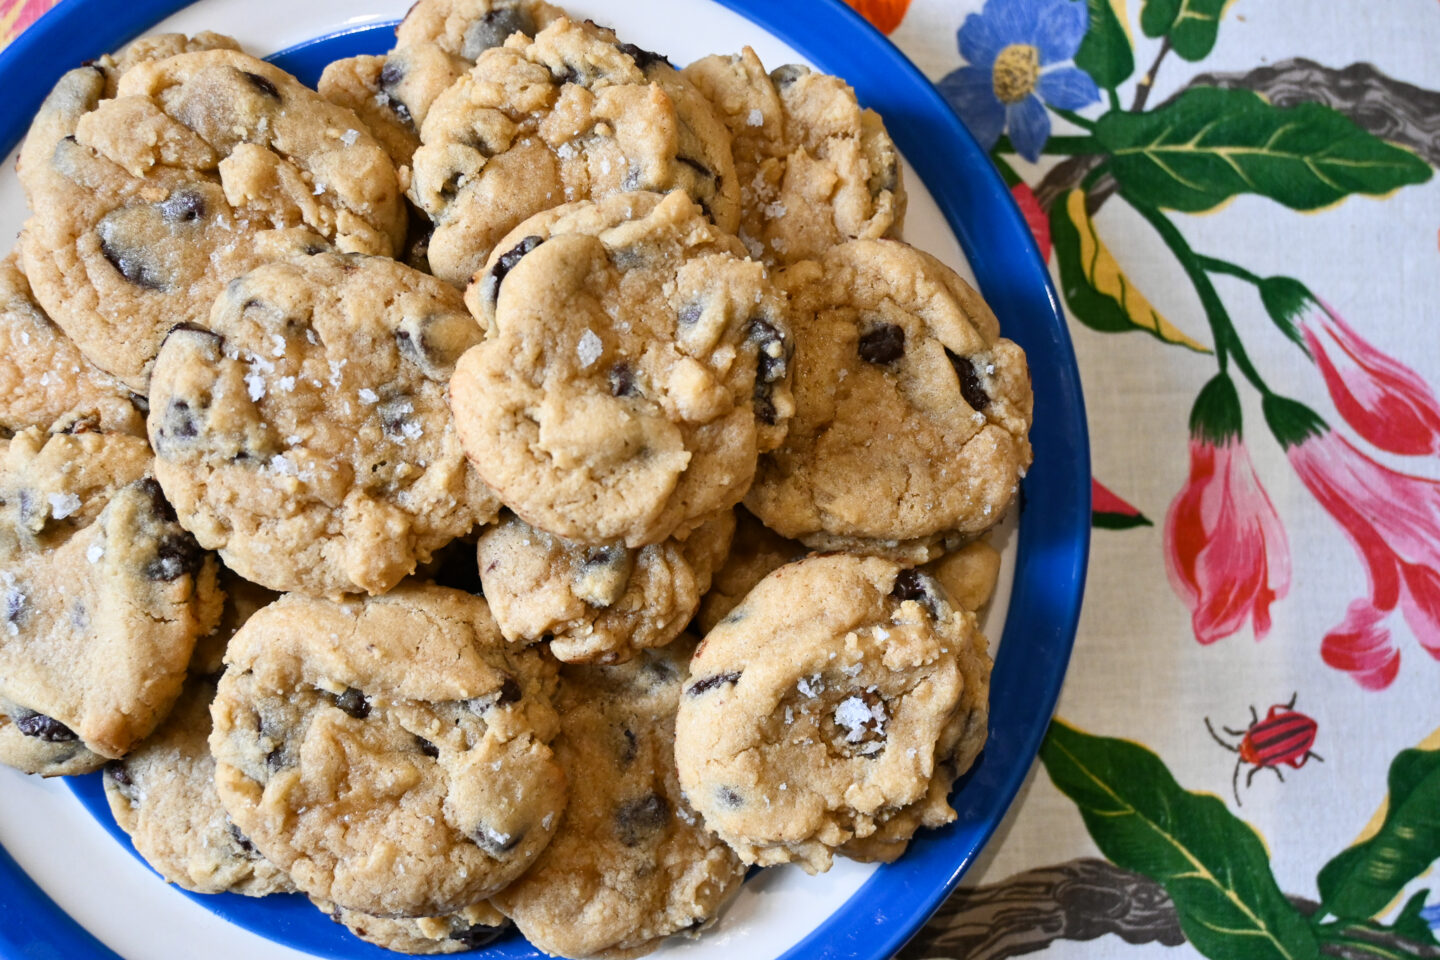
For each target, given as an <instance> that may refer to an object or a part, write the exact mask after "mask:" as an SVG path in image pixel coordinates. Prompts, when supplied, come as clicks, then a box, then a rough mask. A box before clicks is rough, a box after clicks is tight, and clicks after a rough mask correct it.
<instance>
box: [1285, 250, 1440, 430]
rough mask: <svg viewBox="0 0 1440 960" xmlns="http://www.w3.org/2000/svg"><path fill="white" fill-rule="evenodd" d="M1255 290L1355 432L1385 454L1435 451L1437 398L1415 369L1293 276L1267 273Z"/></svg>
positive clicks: (1439, 424) (1438, 414) (1439, 411)
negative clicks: (1300, 345) (1304, 352)
mask: <svg viewBox="0 0 1440 960" xmlns="http://www.w3.org/2000/svg"><path fill="white" fill-rule="evenodd" d="M1260 292H1261V297H1262V298H1263V299H1264V301H1265V306H1266V308H1267V309H1268V310H1269V311H1270V313H1271V315H1272V316H1274V317H1275V318H1276V319H1277V320H1280V321H1281V322H1282V324H1284V325H1285V327H1286V329H1287V330H1292V331H1293V330H1294V329H1295V328H1296V327H1297V326H1298V332H1299V335H1300V337H1301V338H1303V339H1304V341H1305V346H1306V348H1307V349H1308V350H1309V351H1310V356H1311V357H1313V358H1314V360H1315V364H1316V366H1318V367H1319V368H1320V374H1321V376H1323V377H1324V378H1325V387H1326V389H1328V390H1329V391H1330V398H1331V400H1333V401H1334V403H1335V409H1336V410H1337V411H1338V412H1339V414H1340V416H1341V417H1342V418H1343V419H1344V421H1345V422H1346V423H1348V424H1350V426H1351V427H1353V428H1354V430H1355V432H1356V433H1358V434H1360V436H1362V437H1364V438H1365V439H1366V440H1368V441H1369V442H1370V443H1373V444H1374V445H1375V446H1376V447H1379V448H1380V449H1381V450H1386V451H1389V452H1390V453H1399V454H1406V455H1410V456H1421V455H1424V454H1430V453H1440V401H1437V400H1436V399H1435V394H1434V392H1433V391H1432V390H1431V389H1430V387H1429V385H1428V384H1426V383H1425V381H1424V380H1422V379H1421V378H1420V375H1419V374H1417V373H1416V372H1415V371H1414V370H1412V369H1411V368H1410V367H1408V366H1406V365H1405V364H1403V363H1401V362H1400V361H1399V360H1396V359H1395V358H1394V357H1392V356H1390V355H1389V354H1386V353H1383V352H1381V351H1380V350H1377V349H1376V348H1375V347H1374V346H1372V345H1371V344H1370V343H1369V342H1368V341H1366V340H1365V339H1364V338H1362V337H1361V336H1360V335H1359V334H1358V333H1356V332H1355V329H1354V328H1353V327H1351V326H1350V325H1349V324H1348V323H1346V322H1345V321H1344V320H1343V319H1341V317H1340V315H1339V314H1338V313H1336V312H1335V311H1334V310H1333V309H1332V308H1331V307H1330V305H1329V304H1328V303H1326V302H1325V301H1323V300H1320V299H1318V298H1316V297H1315V296H1314V295H1313V294H1312V293H1310V291H1309V290H1308V289H1306V287H1305V286H1304V284H1302V283H1300V282H1299V281H1297V280H1292V279H1290V278H1289V277H1270V278H1268V279H1266V280H1265V281H1263V282H1262V283H1261V287H1260Z"/></svg>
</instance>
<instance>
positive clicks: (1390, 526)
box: [1265, 397, 1440, 690]
mask: <svg viewBox="0 0 1440 960" xmlns="http://www.w3.org/2000/svg"><path fill="white" fill-rule="evenodd" d="M1265 415H1266V419H1267V420H1269V422H1270V426H1271V429H1272V430H1274V431H1275V435H1276V436H1277V437H1278V438H1279V440H1280V442H1281V444H1283V445H1284V446H1285V448H1286V455H1287V456H1288V457H1289V459H1290V464H1291V466H1293V467H1294V468H1295V472H1296V473H1297V474H1299V476H1300V480H1301V481H1302V482H1303V483H1304V484H1305V486H1306V488H1307V489H1309V491H1310V492H1311V493H1312V494H1314V496H1315V499H1317V500H1319V501H1320V505H1321V506H1323V507H1324V508H1325V509H1326V511H1328V512H1329V513H1330V515H1331V516H1332V517H1334V518H1335V520H1336V522H1338V523H1339V524H1340V526H1341V527H1342V528H1343V529H1344V531H1345V534H1346V535H1347V536H1348V537H1349V538H1350V541H1351V542H1352V543H1353V544H1355V549H1356V550H1357V551H1358V552H1359V554H1360V558H1361V560H1362V561H1364V563H1365V567H1366V570H1367V573H1368V575H1369V580H1370V595H1369V597H1368V598H1362V599H1360V600H1357V601H1355V602H1354V603H1352V604H1351V605H1350V609H1349V611H1348V612H1347V614H1346V616H1345V620H1344V622H1342V623H1341V624H1340V625H1339V626H1337V627H1335V628H1334V629H1333V630H1331V631H1330V632H1329V633H1328V634H1326V636H1325V640H1324V642H1323V643H1322V645H1321V648H1320V649H1321V655H1322V656H1323V657H1324V659H1325V662H1326V663H1328V664H1330V665H1331V666H1333V667H1336V668H1337V669H1341V670H1345V671H1347V672H1349V673H1350V674H1351V675H1353V676H1354V677H1355V679H1356V681H1357V682H1358V683H1359V684H1360V685H1361V686H1363V687H1366V688H1368V689H1372V690H1379V689H1383V688H1384V687H1387V686H1389V685H1390V683H1391V681H1393V680H1394V679H1395V675H1396V673H1397V672H1398V671H1399V668H1400V653H1399V651H1398V650H1396V649H1395V644H1394V642H1393V640H1392V639H1391V636H1390V630H1389V627H1388V625H1387V623H1386V621H1387V620H1389V618H1390V615H1391V614H1392V613H1393V611H1394V610H1395V609H1396V608H1397V607H1398V608H1399V609H1400V612H1401V614H1402V615H1403V616H1404V618H1405V622H1406V623H1408V624H1409V625H1410V630H1411V632H1412V633H1414V634H1415V639H1417V640H1418V641H1420V645H1421V646H1422V647H1424V648H1425V650H1426V651H1427V652H1429V654H1430V655H1431V656H1432V657H1435V658H1436V659H1440V481H1436V480H1431V479H1428V478H1425V477H1416V476H1411V475H1410V474H1406V473H1401V472H1399V471H1397V470H1391V469H1390V468H1389V467H1385V466H1382V465H1381V464H1379V463H1376V462H1375V461H1374V460H1372V459H1370V458H1369V457H1367V456H1366V455H1365V454H1364V453H1362V452H1361V451H1360V450H1359V449H1357V448H1356V447H1355V446H1354V444H1352V443H1350V441H1349V440H1346V439H1345V438H1344V437H1342V436H1340V435H1339V434H1337V433H1335V432H1333V431H1332V430H1330V429H1329V427H1327V426H1326V425H1325V423H1324V421H1323V420H1321V419H1320V418H1319V417H1318V416H1316V415H1315V414H1314V413H1313V412H1311V411H1310V410H1308V409H1307V408H1306V407H1304V406H1302V405H1301V404H1298V403H1295V402H1294V401H1292V400H1284V399H1282V398H1279V397H1267V398H1266V400H1265Z"/></svg>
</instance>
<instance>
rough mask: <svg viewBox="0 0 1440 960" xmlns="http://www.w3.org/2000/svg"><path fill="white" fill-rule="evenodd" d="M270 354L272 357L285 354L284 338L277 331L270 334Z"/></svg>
mask: <svg viewBox="0 0 1440 960" xmlns="http://www.w3.org/2000/svg"><path fill="white" fill-rule="evenodd" d="M270 355H271V356H272V357H283V356H285V338H284V337H282V336H280V334H278V333H272V334H270Z"/></svg>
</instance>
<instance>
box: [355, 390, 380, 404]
mask: <svg viewBox="0 0 1440 960" xmlns="http://www.w3.org/2000/svg"><path fill="white" fill-rule="evenodd" d="M358 393H359V396H360V399H361V400H363V401H364V402H366V403H378V402H379V400H380V396H379V395H378V394H377V393H376V392H375V391H374V390H371V389H370V388H369V387H361V388H360V390H359V391H358Z"/></svg>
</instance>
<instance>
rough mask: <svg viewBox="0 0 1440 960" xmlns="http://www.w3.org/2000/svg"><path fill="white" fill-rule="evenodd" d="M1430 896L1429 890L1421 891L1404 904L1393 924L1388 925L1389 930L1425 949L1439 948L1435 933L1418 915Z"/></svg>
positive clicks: (1439, 941)
mask: <svg viewBox="0 0 1440 960" xmlns="http://www.w3.org/2000/svg"><path fill="white" fill-rule="evenodd" d="M1428 896H1430V891H1429V890H1421V891H1420V892H1419V893H1417V894H1415V895H1414V896H1413V897H1411V898H1410V899H1409V900H1407V901H1406V902H1405V907H1404V909H1402V910H1401V911H1400V915H1399V916H1398V917H1396V918H1395V922H1394V923H1392V924H1390V929H1391V930H1393V931H1395V933H1396V934H1398V935H1399V936H1402V937H1404V938H1405V939H1406V940H1413V941H1414V942H1415V943H1423V944H1424V945H1425V946H1427V947H1440V940H1436V939H1435V933H1434V932H1433V931H1432V930H1431V929H1430V924H1428V923H1426V922H1425V918H1424V917H1423V916H1421V915H1420V911H1421V910H1424V909H1425V898H1426V897H1428Z"/></svg>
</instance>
